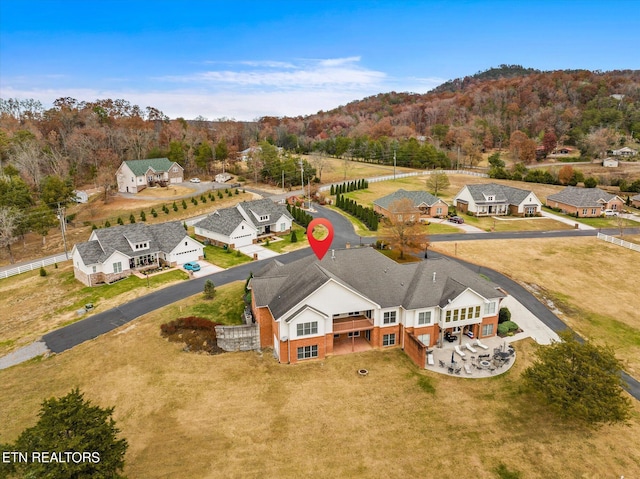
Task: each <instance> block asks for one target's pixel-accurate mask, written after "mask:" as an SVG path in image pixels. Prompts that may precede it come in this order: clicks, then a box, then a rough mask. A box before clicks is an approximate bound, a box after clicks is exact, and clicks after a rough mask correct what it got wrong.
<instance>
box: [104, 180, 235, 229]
mask: <svg viewBox="0 0 640 479" xmlns="http://www.w3.org/2000/svg"><path fill="white" fill-rule="evenodd" d="M224 192H225V194H226V195H227V196H228V197H229V198H231V197H233V195H234V192H233V191H232V190H229V189H225V190H224ZM235 194H236V195H239V194H240V191H239V190H238V189H236V190H235ZM216 196H217V197H218V198H219V199H222V198H224V195H223V194H222V191H220V190H218V191H217V193H216V192H213V191H210V192H209V193H208V194H207V195H204V194H202V195H200V198H199V199H198V198H196V197H195V196H194V197H192V198H191V200H190V201H191V203H192V204H193V205H194V206H198V204H199V203H203V204H204V203H206V202H207V201H211V202H212V203H213V202H215V201H216ZM178 205H180V206H178ZM187 207H188V205H187V202H186V201H185V200H182V202H181V203H177V202H175V201H174V202H173V204H172V205H171V206H170V207H169V206H167V205H166V204H163V205H162V208H161V211H162V212H163V213H164V214H165V215H168V214H169V213H170V212H171V210H173V211H175V212H177V211H178V210H179V209H180V208H182V209H183V210H186V209H187ZM149 214H150V215H151V216H153V217H154V218H157V217H158V212H157V211H156V209H155V208H151V211H149ZM138 218H139V220H140V221H143V222H144V221H147V213H146V212H145V211H144V210H141V211H140V214H139V216H138ZM135 222H136V216H135V215H134V214H133V213H131V214H130V215H129V223H132V224H133V223H135ZM116 223H117V224H119V225H123V224H124V220H123V219H122V217H120V216H118V218H117V219H116ZM110 226H111V222H110V221H109V220H106V221H105V222H104V227H105V228H109V227H110ZM92 228H93V229H96V228H97V226H96V225H95V224H93V225H92Z"/></svg>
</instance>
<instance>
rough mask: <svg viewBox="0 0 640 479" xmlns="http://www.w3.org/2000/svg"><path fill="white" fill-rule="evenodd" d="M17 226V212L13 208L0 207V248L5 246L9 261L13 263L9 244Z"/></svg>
mask: <svg viewBox="0 0 640 479" xmlns="http://www.w3.org/2000/svg"><path fill="white" fill-rule="evenodd" d="M17 226H18V212H17V211H16V210H15V209H14V208H8V207H6V206H2V207H0V248H7V252H8V253H9V261H11V263H12V264H13V263H14V259H13V252H12V251H11V244H12V243H13V242H15V240H16V239H17V237H16V228H17Z"/></svg>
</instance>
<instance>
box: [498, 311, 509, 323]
mask: <svg viewBox="0 0 640 479" xmlns="http://www.w3.org/2000/svg"><path fill="white" fill-rule="evenodd" d="M506 321H511V311H509V308H500V312H499V313H498V324H502V323H504V322H506Z"/></svg>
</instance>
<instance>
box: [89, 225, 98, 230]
mask: <svg viewBox="0 0 640 479" xmlns="http://www.w3.org/2000/svg"><path fill="white" fill-rule="evenodd" d="M97 229H98V227H97V226H96V224H95V223H91V231H93V230H97Z"/></svg>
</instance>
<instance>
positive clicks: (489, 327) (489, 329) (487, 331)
mask: <svg viewBox="0 0 640 479" xmlns="http://www.w3.org/2000/svg"><path fill="white" fill-rule="evenodd" d="M482 336H493V324H484V325H483V326H482Z"/></svg>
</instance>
